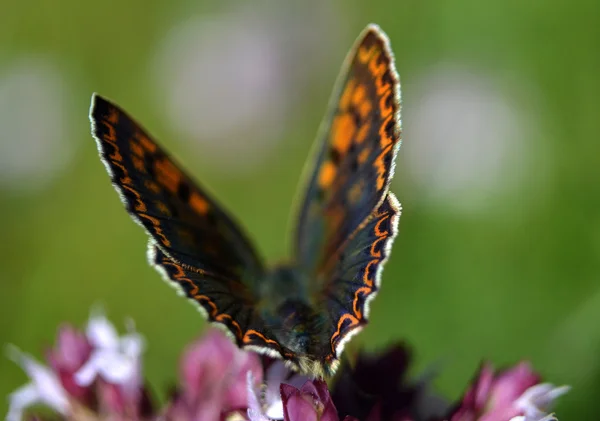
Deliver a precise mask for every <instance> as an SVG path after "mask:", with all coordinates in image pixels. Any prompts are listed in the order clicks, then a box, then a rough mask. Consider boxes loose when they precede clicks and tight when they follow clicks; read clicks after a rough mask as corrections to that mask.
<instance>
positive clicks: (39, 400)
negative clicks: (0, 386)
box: [6, 346, 69, 421]
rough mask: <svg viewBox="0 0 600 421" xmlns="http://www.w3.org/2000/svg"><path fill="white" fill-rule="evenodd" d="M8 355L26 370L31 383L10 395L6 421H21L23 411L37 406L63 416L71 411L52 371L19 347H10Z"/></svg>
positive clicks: (67, 400) (65, 394)
mask: <svg viewBox="0 0 600 421" xmlns="http://www.w3.org/2000/svg"><path fill="white" fill-rule="evenodd" d="M7 354H8V356H9V358H10V359H12V360H13V361H14V362H16V363H17V364H18V365H20V366H21V368H23V370H25V372H26V373H27V375H28V376H29V378H30V379H31V382H29V383H27V384H26V385H25V386H23V387H21V388H19V389H17V390H16V391H14V392H13V393H11V394H10V395H9V397H8V399H9V408H8V414H7V415H6V421H20V420H21V418H22V417H23V410H24V409H25V408H27V407H29V406H31V405H35V404H44V405H48V406H49V407H51V408H52V409H54V410H56V411H57V412H59V413H61V414H66V413H67V412H68V411H69V399H68V397H67V392H66V391H65V390H64V389H63V387H62V385H61V383H60V380H59V379H58V377H57V376H56V374H54V373H53V372H52V370H50V369H49V368H48V367H46V366H44V365H42V364H40V363H38V362H37V361H35V360H34V359H33V358H32V357H31V356H30V355H27V354H25V353H23V352H21V351H20V350H19V349H18V348H17V347H14V346H10V347H8V348H7Z"/></svg>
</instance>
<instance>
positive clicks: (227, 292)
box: [90, 95, 268, 347]
mask: <svg viewBox="0 0 600 421" xmlns="http://www.w3.org/2000/svg"><path fill="white" fill-rule="evenodd" d="M90 120H91V122H92V134H93V136H94V138H95V139H96V142H97V144H98V149H99V151H100V156H101V158H102V161H103V162H104V164H105V166H106V168H107V170H108V173H109V174H110V176H111V179H112V182H113V185H114V187H115V189H116V190H117V192H118V193H119V196H120V197H121V199H122V201H123V203H124V205H125V208H126V209H127V211H128V212H129V213H130V215H131V216H132V218H133V219H134V220H135V221H136V222H137V223H139V224H140V225H141V226H142V227H144V229H145V230H146V232H147V233H148V234H149V235H150V237H151V240H150V259H151V263H152V264H153V265H155V266H156V267H157V268H159V269H160V270H161V272H162V273H163V274H164V275H166V276H167V277H168V278H169V279H170V280H171V281H173V282H175V283H176V284H178V285H180V286H181V288H183V290H184V291H185V292H186V294H187V295H188V296H189V297H190V298H192V299H193V300H195V301H196V303H197V304H198V305H200V307H201V308H202V309H204V310H205V312H206V313H207V315H208V318H209V319H210V320H211V321H214V322H219V323H221V324H223V325H224V326H226V327H227V328H228V329H229V330H230V331H231V332H232V333H233V334H234V336H235V337H236V340H237V342H238V343H239V344H242V343H244V342H247V344H248V345H253V344H255V343H256V342H258V343H261V341H260V338H258V339H257V335H254V336H253V334H252V332H251V331H250V334H249V333H248V332H249V329H250V330H252V329H251V326H253V324H252V323H254V322H252V319H251V317H250V316H248V315H249V314H250V313H251V309H253V308H254V306H255V303H256V302H257V301H258V299H257V293H256V291H257V283H258V282H259V281H260V280H261V279H262V277H263V276H264V269H263V265H262V263H261V260H260V259H259V257H258V255H257V254H256V252H255V251H254V248H253V247H252V245H251V244H250V241H249V240H248V239H247V237H246V236H245V235H244V234H243V233H242V232H241V230H240V229H239V228H238V226H237V224H235V223H234V222H233V220H232V219H231V218H230V217H229V216H228V215H227V214H226V213H225V212H224V211H223V210H222V209H221V208H220V207H219V206H218V205H217V203H216V202H215V201H214V200H213V199H211V198H210V197H209V196H208V194H207V193H206V192H204V191H203V190H201V189H200V188H199V187H198V186H197V185H196V184H195V183H194V182H193V181H192V180H191V178H190V177H189V176H188V175H187V174H185V173H184V172H183V171H182V170H181V169H180V167H179V166H178V165H176V164H175V162H174V161H173V160H172V159H171V158H170V157H169V156H168V155H167V154H166V152H164V151H163V150H162V148H160V146H159V145H158V144H157V143H156V142H154V141H153V140H152V139H151V138H150V136H149V135H148V134H147V133H146V132H145V130H144V129H142V128H141V126H139V125H138V124H137V123H136V122H135V121H133V119H132V118H131V117H129V116H128V115H127V114H126V113H125V112H124V111H123V110H121V109H120V108H119V107H117V106H116V105H114V104H112V103H110V102H109V101H108V100H106V99H104V98H102V97H100V96H98V95H94V97H93V100H92V106H91V109H90ZM238 316H239V317H241V318H242V319H241V320H238V319H237V317H238ZM258 333H259V334H260V333H262V332H260V331H258ZM245 337H246V338H247V340H246V341H244V338H245ZM264 346H265V347H267V346H268V344H267V345H264Z"/></svg>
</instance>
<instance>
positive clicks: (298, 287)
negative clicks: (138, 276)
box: [90, 24, 401, 377]
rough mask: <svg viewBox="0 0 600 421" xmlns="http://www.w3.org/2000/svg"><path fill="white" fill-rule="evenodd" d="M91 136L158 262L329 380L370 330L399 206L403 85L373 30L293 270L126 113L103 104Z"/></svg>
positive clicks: (331, 125)
mask: <svg viewBox="0 0 600 421" xmlns="http://www.w3.org/2000/svg"><path fill="white" fill-rule="evenodd" d="M90 121H91V126H92V135H93V137H94V138H95V140H96V142H97V146H98V150H99V153H100V157H101V160H102V162H103V163H104V165H105V166H106V169H107V170H108V173H109V175H110V177H111V180H112V183H113V186H114V187H115V189H116V190H117V192H118V194H119V196H120V198H121V200H122V202H123V203H124V205H125V208H126V210H127V211H128V212H129V213H130V215H131V216H132V217H133V219H134V221H135V222H137V223H138V224H139V225H141V226H142V227H143V228H144V229H145V230H146V232H147V233H148V235H149V236H150V239H149V244H148V259H149V262H150V264H151V265H153V266H154V267H155V268H156V269H157V270H158V271H159V272H160V273H161V274H162V275H163V277H164V278H165V279H166V280H167V281H168V282H169V283H171V284H172V285H173V286H175V287H176V288H177V289H178V290H179V292H180V293H181V294H182V295H184V296H186V297H188V298H189V299H190V300H191V301H193V302H194V303H195V304H196V305H197V307H198V309H200V310H201V312H202V313H204V315H205V316H206V318H207V319H208V320H209V321H210V322H213V323H216V324H217V325H219V326H220V327H223V328H225V330H226V332H227V333H228V334H229V336H230V337H231V338H232V339H233V340H234V341H235V342H236V343H237V345H238V346H239V347H241V348H243V349H248V350H253V351H256V352H259V353H262V354H266V355H269V356H271V357H275V358H281V359H283V360H284V361H285V362H286V364H287V365H288V366H289V367H290V368H292V369H294V370H296V371H299V372H301V373H304V374H308V375H311V376H313V377H325V376H331V375H333V373H334V372H335V370H336V368H337V367H338V365H339V359H340V356H341V354H342V351H343V348H344V344H345V343H346V342H347V341H348V340H349V339H350V337H351V336H353V335H354V334H356V333H358V332H359V331H360V330H361V329H362V328H363V327H364V326H365V325H366V324H367V316H368V313H369V303H370V302H371V300H372V299H373V298H374V297H375V295H376V293H377V291H378V290H379V287H380V282H381V281H380V280H381V272H382V269H383V265H384V263H385V262H386V260H387V259H388V257H389V254H390V249H391V246H392V242H393V240H394V238H395V236H396V234H397V231H398V220H399V218H400V212H401V207H400V204H399V203H398V201H397V199H396V197H395V196H394V194H393V193H391V192H390V191H389V185H390V181H391V179H392V176H393V173H394V166H395V163H394V162H395V158H396V155H397V153H398V149H399V147H400V134H401V124H400V81H399V77H398V74H397V72H396V69H395V64H394V57H393V54H392V52H391V49H390V43H389V40H388V38H387V36H386V35H385V34H384V33H383V32H382V31H381V29H380V28H379V27H378V26H377V25H374V24H371V25H369V26H367V27H366V28H365V29H364V30H363V32H362V33H361V34H360V36H359V37H358V39H357V40H356V42H355V44H354V46H353V47H352V49H351V50H350V52H349V54H348V56H347V57H346V60H345V62H344V64H343V67H342V70H341V73H340V75H339V76H338V80H337V82H336V85H335V89H334V92H333V95H332V97H331V100H330V103H329V107H328V111H327V114H326V116H325V118H324V120H323V122H322V124H321V127H320V129H319V132H318V136H317V140H316V143H315V148H316V149H315V152H314V156H313V162H314V163H313V166H312V172H311V173H310V177H309V178H308V186H307V188H306V189H305V192H304V200H303V202H302V204H301V206H300V209H299V213H298V218H297V224H296V228H295V237H294V245H293V247H294V250H293V259H292V260H291V263H289V264H285V265H281V266H276V267H265V265H264V264H263V261H262V259H261V258H260V256H259V255H258V253H257V252H256V249H255V248H254V247H253V245H252V243H251V242H250V240H249V239H248V237H247V236H246V235H245V234H244V233H243V231H242V229H241V228H240V227H239V226H238V224H237V223H236V222H234V220H233V219H232V218H231V217H230V216H229V215H228V214H227V213H226V212H225V210H223V208H222V207H220V206H219V205H218V204H217V202H216V201H215V199H214V198H212V197H210V196H209V194H208V193H207V192H206V191H204V190H203V189H202V188H200V187H199V186H198V185H197V184H196V183H195V182H194V181H193V180H192V179H191V178H190V176H189V175H188V174H187V173H186V172H184V171H183V170H182V169H181V167H180V166H179V165H178V164H176V163H175V161H174V160H173V159H172V158H171V157H170V156H169V155H168V154H167V152H166V151H164V150H163V149H162V148H161V147H160V146H159V145H158V144H157V143H156V142H155V141H154V140H153V139H152V138H151V137H150V135H149V134H148V133H147V132H146V131H145V130H144V129H143V128H142V127H141V126H140V125H139V124H137V123H136V122H135V121H134V120H133V119H132V118H131V117H130V116H129V115H128V114H126V113H125V111H123V110H122V109H121V108H119V107H118V106H117V105H115V104H113V103H111V102H110V101H108V100H107V99H105V98H103V97H101V96H99V95H97V94H94V95H93V97H92V104H91V108H90Z"/></svg>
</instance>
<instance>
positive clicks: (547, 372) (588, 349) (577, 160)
mask: <svg viewBox="0 0 600 421" xmlns="http://www.w3.org/2000/svg"><path fill="white" fill-rule="evenodd" d="M265 4H268V3H265ZM263 6H264V4H263ZM280 7H281V6H280ZM332 7H334V8H335V9H336V13H337V16H338V19H339V21H341V22H343V23H344V25H342V27H343V28H344V29H343V30H344V33H343V37H342V39H343V40H344V41H345V43H344V44H343V45H345V47H343V48H342V49H341V50H340V51H335V52H331V56H332V57H334V58H336V60H334V59H332V61H331V69H330V72H329V73H326V74H323V75H322V78H321V80H320V81H319V82H318V83H317V85H316V86H312V87H310V86H307V87H306V89H305V90H304V94H303V96H300V97H298V98H297V102H298V104H297V106H298V112H297V113H296V114H297V115H296V116H295V117H294V119H293V120H292V121H293V124H292V125H291V126H290V127H289V132H288V135H287V136H286V138H285V139H284V141H283V142H282V143H281V145H280V147H278V151H277V153H276V154H275V155H274V158H273V162H272V163H270V164H269V165H263V166H262V167H261V168H259V169H257V170H256V171H254V172H253V173H252V175H251V176H248V175H247V174H245V175H240V176H238V177H236V176H235V173H232V175H231V176H229V177H227V178H225V179H224V178H223V177H221V176H220V175H219V174H220V173H219V172H217V171H211V166H210V165H206V164H207V162H206V159H204V160H203V157H202V156H201V154H198V155H193V154H186V150H185V148H184V146H183V145H182V144H180V143H179V144H178V143H176V140H175V139H174V138H175V136H174V134H173V132H174V129H173V127H168V124H167V121H166V120H165V119H164V117H163V116H162V115H161V114H160V112H159V111H158V108H157V107H156V106H155V105H156V104H154V103H153V98H154V97H153V96H152V95H151V94H150V92H152V89H153V86H152V79H151V78H150V77H149V76H148V72H147V66H148V62H149V61H150V59H151V58H152V54H153V48H154V47H155V45H156V44H157V42H159V41H160V39H161V37H162V36H164V34H165V32H166V31H168V30H169V28H170V27H171V26H172V25H174V24H175V23H176V22H177V21H179V20H181V19H185V18H186V17H188V16H191V15H202V14H204V13H207V12H209V11H210V12H215V11H218V10H219V7H217V6H216V3H215V4H206V2H205V3H203V2H189V1H186V0H176V1H172V2H158V1H141V0H134V1H128V2H120V1H115V0H106V1H104V2H102V3H87V2H79V1H74V0H56V1H52V2H51V1H48V0H34V1H30V2H17V1H8V2H5V3H4V4H3V6H2V13H1V14H0V47H1V48H0V75H1V73H2V68H3V66H4V65H6V64H7V63H9V62H10V61H11V60H12V59H14V58H15V57H17V56H18V55H19V54H21V53H31V52H33V53H43V54H51V55H53V56H54V57H55V58H56V59H57V60H59V61H60V62H61V63H62V64H64V65H65V66H67V67H68V68H70V69H71V70H73V74H74V75H76V76H74V77H72V78H70V79H69V83H70V88H71V89H72V91H71V92H74V96H73V98H69V102H70V106H71V108H69V110H70V111H69V112H70V114H69V115H68V124H69V126H70V133H73V134H74V139H72V140H73V142H72V143H73V144H76V145H77V148H76V151H77V155H76V159H75V160H74V161H73V162H72V163H71V165H70V166H69V168H68V169H67V170H66V171H65V172H64V173H63V174H62V175H61V177H60V178H59V179H58V180H56V181H55V182H53V183H52V184H51V185H50V186H48V187H47V188H46V189H44V190H42V191H37V192H34V193H30V192H20V191H18V190H14V189H13V190H8V189H7V190H5V191H0V212H1V218H0V232H1V233H2V235H1V236H2V241H1V242H0V250H1V256H2V257H1V261H0V282H1V287H0V288H1V289H0V319H1V320H2V323H0V342H2V343H6V342H11V343H14V344H17V345H18V346H19V347H21V348H22V349H24V350H29V351H31V352H32V353H34V355H36V356H38V357H41V356H42V353H43V346H46V345H50V344H51V343H52V341H53V338H54V335H55V332H56V328H57V326H59V325H60V323H62V322H64V321H71V322H74V323H76V324H79V325H82V324H83V323H84V321H85V319H86V317H87V315H88V312H89V309H90V307H91V306H93V305H94V304H96V303H101V304H103V305H104V306H105V307H106V310H107V312H108V314H109V317H110V318H111V319H112V320H113V321H114V322H115V323H117V324H118V323H119V321H120V320H124V318H125V317H128V316H131V317H132V318H133V319H134V320H135V321H136V324H137V327H138V329H139V330H140V331H141V332H142V333H143V334H144V335H145V336H146V338H147V341H148V346H149V347H148V351H147V354H146V359H145V361H146V373H147V377H148V379H149V382H150V384H151V385H152V387H153V388H154V389H155V390H156V391H157V392H158V391H161V390H165V389H166V386H168V385H170V384H171V383H173V381H174V380H175V378H176V376H177V368H176V367H177V359H178V356H179V355H180V353H181V351H182V348H183V346H184V345H185V344H186V343H188V342H189V341H190V340H191V339H192V338H193V337H195V336H196V335H198V333H199V332H200V331H201V329H202V328H203V321H202V319H201V317H200V316H199V315H198V314H197V312H196V310H195V309H194V308H193V307H192V306H191V305H189V304H187V303H186V302H185V301H184V300H182V299H181V298H179V297H178V296H177V295H176V294H173V293H172V290H171V289H170V288H168V287H167V286H165V284H164V283H162V282H161V281H160V280H159V276H158V275H157V274H156V273H155V272H154V270H153V269H151V268H150V267H148V265H147V263H146V259H145V255H144V253H145V244H146V237H145V234H144V233H143V232H142V231H141V230H140V229H139V228H138V227H137V226H135V224H133V223H131V221H130V219H129V218H128V217H127V215H126V214H125V212H124V211H123V209H122V206H121V204H120V203H119V201H118V200H117V197H116V195H115V193H114V191H113V190H112V188H111V186H110V183H109V182H108V179H107V176H106V173H105V171H104V169H103V167H102V165H101V164H100V163H99V160H98V158H97V154H96V148H95V145H94V143H93V141H92V139H91V137H90V135H89V123H88V120H87V110H88V107H89V100H90V94H91V93H92V92H93V91H97V92H100V93H102V94H104V95H107V96H108V97H110V98H112V99H114V100H115V101H117V102H118V103H119V104H121V105H122V106H123V107H124V108H125V109H127V110H129V111H130V112H131V113H132V114H133V115H134V116H136V118H137V119H139V120H140V121H142V122H144V125H145V126H146V127H147V128H148V129H149V130H150V132H151V133H153V134H154V136H155V137H157V138H158V139H159V140H160V141H161V142H162V143H164V144H165V145H166V146H167V148H168V149H170V150H172V151H173V152H174V154H175V155H176V156H179V157H182V156H183V155H184V154H185V159H180V160H181V161H184V162H185V167H187V168H190V169H191V172H192V173H193V174H194V175H195V176H196V178H197V179H199V180H201V181H202V183H203V185H207V186H209V188H210V189H211V190H212V191H213V192H216V193H215V194H216V196H217V197H218V198H219V199H220V200H221V202H222V203H223V204H224V205H225V206H226V207H227V208H228V209H230V210H231V212H232V213H233V214H234V215H235V216H236V217H237V218H238V219H239V220H240V221H241V222H242V223H243V225H244V226H245V227H246V228H247V230H248V231H249V232H250V234H251V235H252V236H253V237H254V238H255V239H256V242H257V244H258V246H259V247H260V249H261V251H262V252H263V254H264V255H265V256H267V257H268V258H269V260H271V261H272V260H274V259H279V258H282V257H285V255H284V254H283V253H282V252H281V250H282V245H283V244H284V239H286V238H287V236H288V234H286V232H287V229H288V222H287V220H288V216H289V214H290V208H291V206H292V201H293V198H294V197H295V196H294V195H295V191H296V187H297V181H298V176H299V174H300V173H301V169H302V166H303V163H304V160H305V157H306V156H307V155H308V151H309V148H310V145H311V142H312V140H313V137H314V133H315V131H316V128H317V126H318V124H319V120H320V118H321V115H322V112H323V110H324V108H325V104H326V101H327V97H328V94H329V87H330V86H332V84H333V80H334V77H335V74H336V72H337V69H338V66H339V63H341V59H342V58H343V56H344V54H345V53H346V51H347V48H348V47H349V46H350V45H351V43H352V41H353V39H354V37H355V36H356V35H357V34H358V33H359V31H360V30H361V29H362V28H363V27H364V25H365V24H366V23H368V22H377V23H378V24H380V25H381V27H382V28H383V29H384V30H385V31H386V32H387V33H388V35H389V36H390V38H391V40H392V47H393V50H394V52H395V54H396V57H397V65H398V68H399V71H400V74H401V77H402V81H403V97H404V109H405V110H406V109H408V108H410V107H411V98H412V95H413V93H412V89H413V87H414V83H415V82H414V81H415V80H416V79H417V78H418V77H419V75H420V74H421V73H422V72H423V71H424V69H426V68H427V67H428V66H430V65H432V64H434V63H436V62H439V61H444V60H448V59H453V60H462V61H463V62H466V63H472V64H473V65H475V66H477V67H480V68H483V69H486V71H489V72H491V73H493V74H495V75H498V76H499V77H500V79H501V80H503V81H504V82H505V85H503V86H504V87H505V88H506V91H507V92H509V93H510V95H511V96H515V97H516V98H519V96H520V95H521V96H522V100H523V101H524V102H526V101H527V100H528V96H529V95H530V93H531V92H534V93H535V95H536V96H537V98H536V101H535V102H534V104H537V105H535V106H536V107H537V108H536V109H535V113H536V115H537V116H538V118H539V122H538V123H537V124H539V126H540V127H541V130H540V132H539V133H538V135H537V136H538V138H536V139H532V142H533V143H534V144H535V145H536V148H538V150H537V151H536V154H537V155H536V156H537V159H538V161H537V162H538V164H539V165H540V166H541V167H544V168H546V169H545V171H546V173H545V175H544V176H543V177H536V178H534V179H535V180H536V181H535V183H531V184H529V185H526V186H523V188H520V189H516V190H515V191H513V192H511V193H509V194H505V195H504V196H502V197H501V198H500V199H498V198H494V197H490V201H491V203H492V204H493V206H491V207H490V210H489V211H486V212H485V213H478V214H474V215H465V214H459V213H452V212H448V211H447V210H446V209H445V208H444V207H443V206H430V205H427V204H426V203H424V202H421V201H419V200H418V191H415V186H414V185H413V184H412V183H411V180H410V178H409V177H408V176H407V174H406V173H405V172H404V171H403V167H402V162H403V158H402V155H403V150H404V149H406V148H410V147H411V139H410V138H405V139H404V144H403V147H402V148H403V149H401V151H400V155H401V157H400V160H399V166H398V171H397V174H396V179H397V183H396V184H395V185H394V190H395V192H396V193H397V195H398V196H399V198H400V200H401V201H402V203H403V208H404V213H403V216H402V219H401V223H400V235H399V238H398V239H397V240H396V245H395V248H394V253H393V256H392V259H391V260H390V262H389V263H388V265H387V267H386V271H385V274H384V278H383V281H384V285H383V290H382V293H381V294H380V295H379V297H378V298H377V299H376V300H375V302H374V304H373V311H372V316H371V320H372V322H371V324H370V326H369V327H368V328H367V329H366V330H365V331H364V332H363V333H362V334H361V335H360V336H359V337H357V338H356V339H355V340H354V341H353V342H352V344H351V346H350V352H353V351H355V350H356V349H357V348H359V346H365V347H367V348H369V349H377V348H380V347H382V346H384V345H385V344H389V343H391V342H393V341H397V340H405V341H407V342H409V343H410V344H411V345H412V346H413V347H414V350H415V357H416V368H415V373H417V372H418V371H419V370H422V369H424V368H426V367H428V366H429V365H430V364H432V363H434V364H435V367H436V369H439V370H440V375H439V377H438V380H437V382H436V385H437V387H438V389H439V390H440V391H441V392H443V393H445V394H447V395H448V396H450V397H453V398H454V397H458V396H459V395H460V393H461V392H462V390H463V389H464V387H465V385H466V384H467V382H468V381H469V380H470V378H471V376H472V375H473V374H474V373H475V370H476V369H477V367H478V364H479V362H480V360H481V359H482V358H489V359H491V360H492V361H494V362H495V363H497V364H499V365H502V364H509V363H512V362H516V361H517V360H519V359H522V358H528V359H531V360H532V361H533V363H534V366H535V367H536V369H538V370H540V371H541V372H542V373H543V375H544V377H545V378H546V379H548V380H549V381H552V382H554V383H559V384H562V383H567V384H571V385H573V390H572V392H571V393H570V394H569V395H568V396H567V397H566V398H564V399H563V400H562V401H561V405H560V406H559V407H558V408H557V410H558V411H557V412H558V414H559V415H560V416H561V419H564V420H567V419H578V420H586V419H589V420H591V419H594V418H595V416H594V415H593V414H594V413H595V410H594V408H595V403H596V394H597V393H600V364H599V362H600V357H598V356H597V355H600V329H599V328H598V322H599V321H600V288H599V283H598V280H599V275H600V260H599V258H598V257H599V254H600V212H599V211H598V209H599V208H600V183H599V182H598V180H600V160H599V156H600V144H599V143H598V130H597V121H598V120H597V118H598V116H599V115H600V79H599V78H598V75H599V74H600V49H599V48H598V47H599V44H598V42H599V40H600V3H598V2H593V1H589V0H578V1H573V2H564V1H560V0H548V1H544V2H542V1H531V2H523V1H516V0H508V1H498V2H480V1H474V0H457V1H453V2H446V1H442V0H432V1H426V2H424V1H414V0H407V1H392V0H378V1H372V2H368V3H367V2H358V1H354V2H337V3H336V4H334V5H332ZM336 27H337V26H336ZM338 36H339V35H338ZM517 80H518V81H520V85H518V84H517V85H512V82H513V81H517ZM515 86H516V88H515ZM520 86H524V87H525V88H526V89H524V91H519V89H520V88H519V87H520ZM206 100H207V101H210V98H207V99H206ZM31 124H35V121H33V122H31ZM448 130H452V127H448ZM15 141H18V140H17V139H9V138H6V137H4V136H2V137H0V142H15ZM232 153H235V151H232ZM537 170H538V167H537V166H533V167H532V168H530V169H528V171H531V173H532V175H535V174H534V173H535V171H537ZM221 174H222V173H221ZM0 373H2V375H1V376H0V396H6V395H7V394H8V393H9V392H10V391H12V390H14V389H15V388H16V387H18V386H20V385H21V384H22V383H23V381H24V380H25V378H24V375H23V374H22V373H21V371H20V369H19V368H18V367H16V366H14V365H13V364H12V363H11V362H9V361H8V360H6V359H3V358H0ZM5 411H6V406H5V403H4V402H2V403H0V413H1V412H5Z"/></svg>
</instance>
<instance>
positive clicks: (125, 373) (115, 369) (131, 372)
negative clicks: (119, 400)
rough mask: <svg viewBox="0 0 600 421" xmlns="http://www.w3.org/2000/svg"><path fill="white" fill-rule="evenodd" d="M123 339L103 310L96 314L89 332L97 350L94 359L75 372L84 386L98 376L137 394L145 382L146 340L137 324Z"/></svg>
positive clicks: (89, 325)
mask: <svg viewBox="0 0 600 421" xmlns="http://www.w3.org/2000/svg"><path fill="white" fill-rule="evenodd" d="M129 330H130V333H128V334H126V335H123V336H122V337H120V338H119V335H118V334H117V331H116V329H115V328H114V326H113V325H112V324H111V323H110V322H109V321H108V320H107V319H106V317H105V316H104V314H102V313H101V312H99V311H96V312H94V313H92V316H91V317H90V321H89V322H88V325H87V329H86V335H87V338H88V340H89V341H90V343H91V344H92V347H93V350H92V353H91V355H90V358H89V359H88V360H87V361H86V362H85V364H84V365H83V366H82V367H81V368H80V369H79V371H77V373H75V381H76V382H77V384H79V385H80V386H89V385H90V384H91V383H92V382H93V381H94V380H95V379H96V378H97V377H98V376H100V377H101V378H102V379H103V380H105V381H106V382H108V383H112V384H116V385H120V386H121V387H122V390H123V391H124V392H125V393H134V392H135V391H137V390H138V388H139V385H140V383H141V359H140V356H141V354H142V352H143V350H144V341H143V339H142V337H141V335H139V334H138V333H136V332H135V330H134V328H133V326H132V325H131V326H130V329H129Z"/></svg>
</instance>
